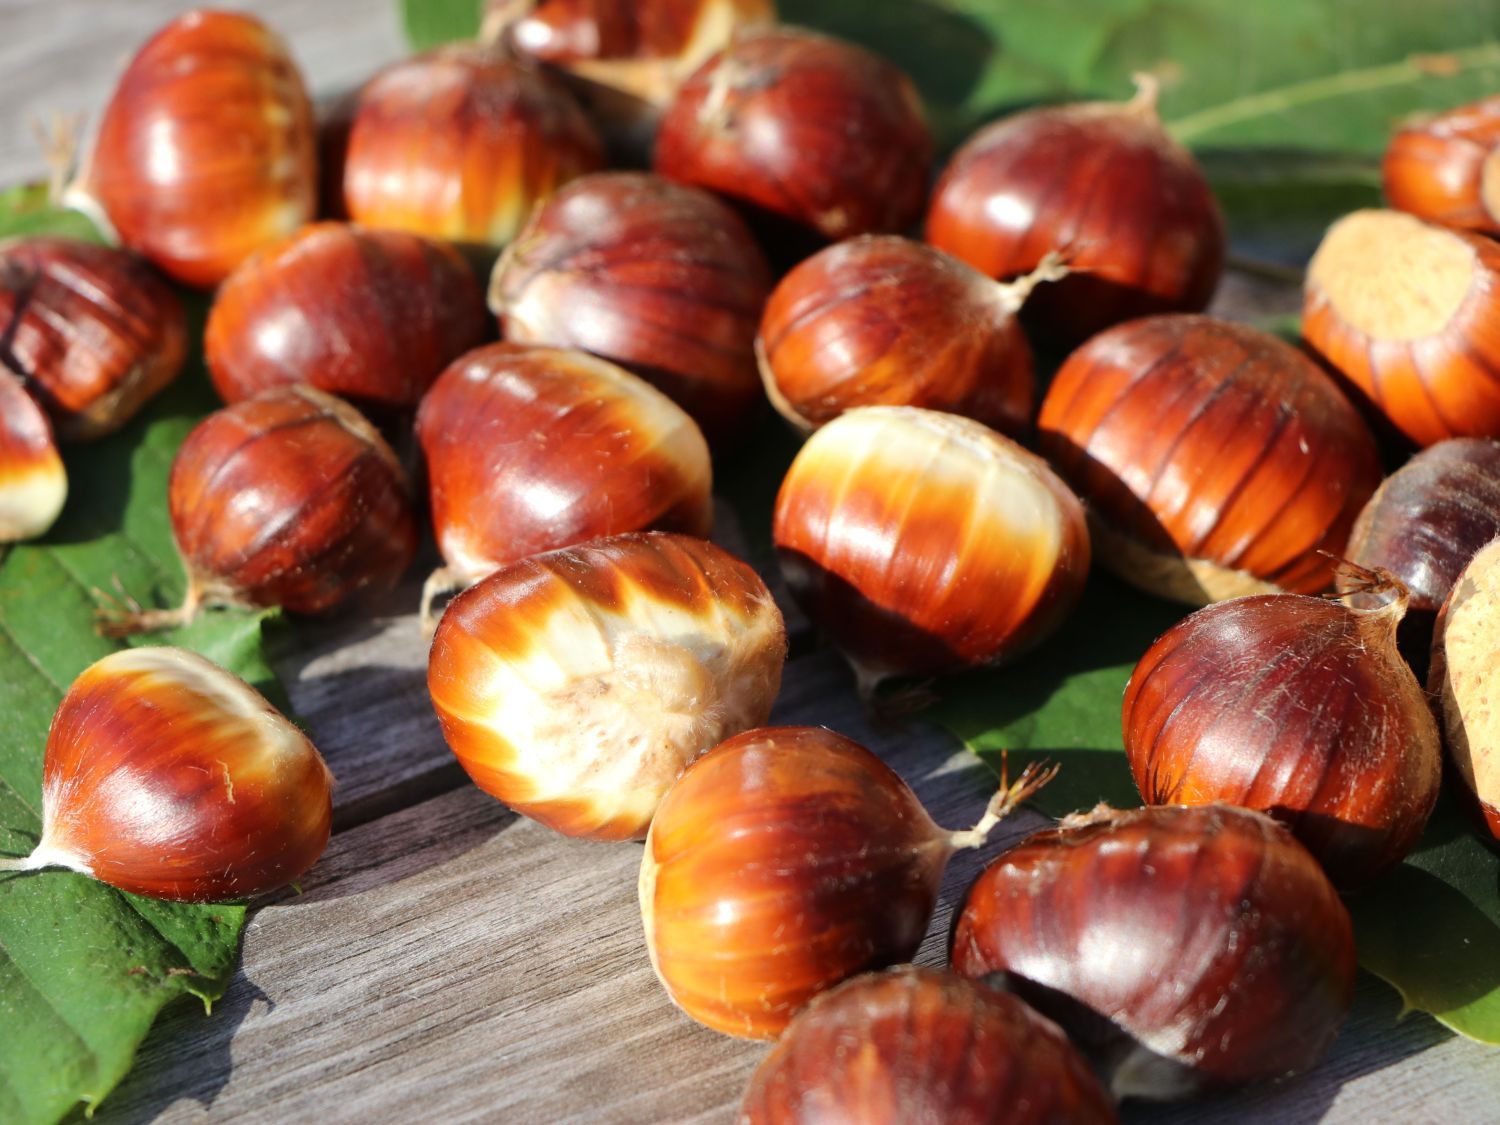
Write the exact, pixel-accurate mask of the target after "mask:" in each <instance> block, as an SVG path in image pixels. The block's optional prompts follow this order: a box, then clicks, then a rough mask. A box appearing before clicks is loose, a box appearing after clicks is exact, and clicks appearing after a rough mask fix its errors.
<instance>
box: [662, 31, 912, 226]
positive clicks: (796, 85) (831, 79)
mask: <svg viewBox="0 0 1500 1125" xmlns="http://www.w3.org/2000/svg"><path fill="white" fill-rule="evenodd" d="M931 159H932V138H931V136H930V135H929V134H928V132H927V125H926V123H925V121H924V120H923V118H922V103H921V100H920V98H919V97H918V96H917V92H916V88H915V87H914V86H913V85H912V83H911V80H910V79H909V78H907V77H906V75H905V74H903V73H901V71H900V70H898V69H897V68H896V67H895V66H893V65H892V64H891V63H889V62H887V61H886V60H885V59H883V58H881V57H880V56H878V55H874V54H871V53H870V52H869V51H866V50H865V49H864V48H862V47H856V46H854V45H853V44H850V43H844V42H842V41H840V40H837V39H830V38H827V37H825V36H822V35H814V34H812V33H811V32H807V31H799V30H795V29H792V28H774V29H770V30H764V31H749V32H745V33H744V34H742V35H737V36H736V37H735V38H734V39H733V40H732V41H731V42H730V44H729V45H728V46H727V47H726V48H725V49H724V50H723V51H722V52H721V53H719V54H718V55H715V56H714V57H713V58H712V59H710V60H709V61H708V62H707V63H705V64H704V65H703V66H702V68H700V69H699V70H698V71H697V72H696V73H695V74H694V75H693V76H692V77H691V78H690V79H688V81H687V83H686V84H685V85H684V86H683V87H682V90H681V92H680V93H679V94H678V95H677V99H676V100H675V101H674V102H673V103H672V106H671V108H670V109H668V110H667V113H666V116H665V117H663V118H662V123H661V130H660V132H659V133H658V134H657V138H656V157H655V166H656V170H657V171H658V172H660V173H661V174H662V175H664V176H670V177H671V178H672V179H674V180H681V181H683V182H684V183H690V184H697V185H699V186H700V187H706V188H710V189H712V190H713V191H717V192H719V193H721V194H723V195H726V196H729V197H730V198H731V199H735V200H738V201H740V202H741V203H747V204H750V205H751V206H753V207H754V208H757V209H759V210H760V211H762V212H769V213H770V214H772V215H777V216H780V217H782V218H783V219H788V220H791V222H793V223H794V224H798V225H800V226H801V227H804V228H808V229H810V230H812V231H814V232H816V233H817V234H818V235H820V236H821V237H823V238H824V239H827V240H829V241H835V240H837V239H841V238H851V237H853V236H854V235H857V234H869V233H873V232H879V231H891V232H896V231H903V230H906V229H907V228H908V227H910V226H911V225H912V223H914V222H916V220H917V219H918V217H919V216H920V215H921V213H922V204H923V202H924V200H925V199H926V196H927V171H928V164H929V162H930V161H931Z"/></svg>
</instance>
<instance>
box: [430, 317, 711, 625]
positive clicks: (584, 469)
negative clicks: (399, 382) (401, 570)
mask: <svg viewBox="0 0 1500 1125" xmlns="http://www.w3.org/2000/svg"><path fill="white" fill-rule="evenodd" d="M417 437H418V439H419V440H420V441H421V443H422V452H423V454H424V456H425V457H426V459H427V476H428V484H429V488H430V490H431V499H432V520H433V526H434V528H435V529H436V532H437V543H438V549H439V550H441V551H442V553H443V560H444V562H445V563H446V564H447V565H446V566H445V567H444V569H443V570H441V571H440V572H439V573H438V574H435V575H434V576H433V578H432V579H431V581H430V582H429V584H428V589H427V592H426V595H425V596H424V612H425V611H426V609H427V608H428V607H430V604H431V600H432V598H434V597H436V596H437V595H438V594H439V593H441V592H442V591H443V590H446V589H460V588H462V587H464V586H469V585H472V584H473V583H475V582H477V581H478V580H479V579H481V578H483V577H485V575H487V574H490V573H492V572H494V571H496V570H498V569H499V568H500V567H502V566H505V565H506V564H507V563H512V562H515V561H517V560H518V559H523V558H525V557H526V556H527V555H534V554H536V553H537V552H538V551H550V550H552V549H554V548H557V547H567V546H570V545H572V544H574V543H581V542H583V541H584V540H587V539H595V538H598V537H600V536H605V535H618V534H620V533H622V532H626V531H641V530H644V529H646V528H656V529H658V530H661V531H681V532H685V533H687V534H689V535H699V536H703V535H707V534H708V531H709V528H710V527H711V526H712V523H713V498H712V496H711V491H712V486H713V473H712V468H711V466H710V463H709V456H708V444H707V443H706V442H705V441H704V440H703V434H702V432H701V431H700V430H699V429H698V427H697V425H696V424H695V423H694V422H693V420H692V419H691V418H689V417H688V416H687V415H686V414H685V413H683V411H682V409H681V408H680V407H678V406H677V405H676V404H675V403H673V402H672V400H671V399H669V398H667V396H666V395H664V394H662V393H661V392H660V391H658V390H657V389H656V388H655V387H653V386H652V385H651V384H650V383H647V382H646V381H645V380H644V379H639V378H637V377H636V376H634V375H632V374H630V372H628V371H625V370H623V369H621V368H619V367H616V366H615V365H614V364H612V363H606V362H605V361H604V360H602V359H596V358H595V357H594V356H591V355H588V354H586V353H584V352H578V351H570V350H566V349H562V348H541V347H536V348H529V347H522V346H520V345H517V344H491V345H489V346H487V347H483V348H478V349H476V350H474V351H472V352H470V353H469V354H468V355H466V356H463V357H462V358H460V359H459V360H457V361H456V362H455V363H454V364H453V365H452V366H451V367H449V368H448V370H447V371H445V372H443V374H442V375H441V376H439V377H438V381H437V382H436V383H435V384H434V385H433V388H432V390H431V391H429V392H428V394H427V397H426V398H425V399H423V400H422V407H421V410H420V411H418V413H417Z"/></svg>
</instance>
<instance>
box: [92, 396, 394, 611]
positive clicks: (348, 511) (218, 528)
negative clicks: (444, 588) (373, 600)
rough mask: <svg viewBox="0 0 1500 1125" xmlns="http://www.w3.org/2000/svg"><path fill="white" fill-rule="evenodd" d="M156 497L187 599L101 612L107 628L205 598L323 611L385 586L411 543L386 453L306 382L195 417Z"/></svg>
mask: <svg viewBox="0 0 1500 1125" xmlns="http://www.w3.org/2000/svg"><path fill="white" fill-rule="evenodd" d="M167 504H168V508H169V509H170V511H171V516H172V534H173V537H174V538H175V539H176V541H177V549H178V551H179V552H180V553H181V555H182V561H183V565H184V566H185V567H186V569H187V575H188V592H187V597H186V599H185V600H184V602H183V604H182V606H181V607H179V608H177V609H173V610H148V611H145V612H139V611H134V610H132V611H131V612H123V613H122V612H114V611H108V610H107V611H105V612H104V613H103V614H102V615H101V628H102V629H103V631H104V632H106V633H109V634H111V635H115V636H123V635H126V634H129V633H135V632H141V631H144V630H151V629H163V628H169V627H172V626H176V625H181V624H184V623H186V622H188V621H190V620H192V619H193V618H194V617H195V616H196V615H197V613H198V611H199V610H200V609H203V608H205V607H209V606H281V607H283V608H285V609H288V610H291V611H292V612H294V613H323V612H326V611H328V610H331V609H334V608H335V607H337V606H339V605H341V604H343V603H344V602H346V601H348V600H349V599H350V598H352V597H354V596H355V595H356V594H359V593H361V592H363V591H366V590H380V589H388V588H390V587H392V586H394V585H395V584H396V581H397V580H398V579H399V578H400V577H401V575H402V574H403V573H404V572H405V570H406V568H407V567H408V566H410V565H411V561H412V558H413V557H414V556H415V554H416V550H417V528H416V521H415V519H414V517H413V515H412V505H411V495H410V486H409V485H408V483H407V479H406V474H405V473H404V472H403V471H402V469H401V465H400V463H399V462H398V461H397V460H396V455H395V454H394V453H393V452H391V448H390V446H388V445H387V444H386V443H385V440H384V439H383V438H382V437H381V436H380V434H379V433H378V432H377V431H376V430H375V428H374V427H373V426H371V425H370V423H369V422H367V421H366V420H365V419H364V417H363V416H361V415H360V413H359V411H357V410H355V409H354V408H353V407H352V406H350V405H349V404H348V403H346V402H343V401H341V400H339V399H336V398H334V397H333V396H332V395H329V394H325V393H324V392H323V391H319V390H316V389H314V388H312V387H308V386H302V385H297V386H292V387H278V388H274V389H272V390H269V391H265V392H262V393H261V394H259V395H257V396H256V397H255V398H250V399H246V400H245V401H244V402H240V403H236V404H235V405H233V406H229V407H226V408H225V409H223V410H220V411H218V412H217V413H214V414H210V415H209V416H208V417H207V418H205V419H204V420H203V421H202V422H200V423H198V425H197V426H196V427H195V428H194V429H193V432H192V433H190V434H189V435H188V437H187V440H186V441H184V442H183V443H182V447H181V448H180V449H179V450H178V451H177V457H176V460H174V461H173V462H172V476H171V479H170V481H169V484H168V494H167Z"/></svg>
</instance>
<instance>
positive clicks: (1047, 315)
mask: <svg viewBox="0 0 1500 1125" xmlns="http://www.w3.org/2000/svg"><path fill="white" fill-rule="evenodd" d="M1060 170H1061V171H1060ZM927 241H928V242H930V243H932V245H934V246H936V247H937V248H938V249H939V250H945V251H947V252H948V253H950V254H952V255H954V256H955V257H957V258H961V259H962V260H964V261H966V262H968V263H969V264H970V265H972V266H973V267H974V268H975V269H977V270H979V271H980V272H981V273H985V274H988V275H989V276H990V277H995V278H1006V277H1016V276H1020V275H1021V274H1025V273H1027V272H1029V271H1031V270H1034V269H1036V268H1037V266H1038V265H1040V264H1041V262H1042V259H1043V258H1044V257H1045V256H1046V255H1047V254H1048V253H1050V252H1052V251H1060V252H1061V253H1062V254H1063V255H1064V256H1065V257H1066V258H1067V260H1068V264H1069V266H1071V267H1072V269H1073V273H1072V274H1071V275H1070V276H1069V277H1067V278H1065V279H1064V280H1062V281H1060V282H1058V283H1057V284H1056V285H1050V286H1045V287H1043V288H1042V289H1041V290H1039V291H1038V292H1037V294H1036V297H1035V298H1034V300H1033V301H1031V302H1030V303H1029V304H1028V305H1027V314H1028V317H1034V318H1035V320H1036V321H1037V323H1038V324H1039V326H1041V327H1042V328H1043V329H1044V330H1046V331H1047V332H1048V333H1049V334H1051V335H1052V336H1054V337H1057V338H1059V339H1062V340H1065V341H1069V342H1077V341H1079V340H1083V339H1085V338H1087V337H1088V336H1091V335H1093V334H1094V333H1095V332H1098V331H1100V330H1101V329H1104V328H1107V327H1109V326H1110V325H1112V324H1118V323H1119V322H1121V321H1123V320H1128V319H1130V318H1132V317H1138V316H1146V315H1148V314H1152V313H1163V312H1197V311H1199V310H1200V309H1203V308H1205V307H1206V306H1207V305H1208V302H1209V300H1210V299H1211V298H1212V297H1213V293H1214V289H1215V287H1216V286H1217V285H1218V283H1219V277H1220V275H1221V274H1222V273H1223V272H1224V255H1225V246H1226V234H1225V228H1224V217H1223V215H1222V214H1221V213H1220V211H1219V205H1218V203H1217V202H1215V200H1214V195H1213V192H1212V190H1210V188H1209V186H1208V181H1207V180H1205V179H1204V177H1203V172H1202V170H1201V169H1200V168H1199V167H1198V164H1197V161H1195V160H1194V159H1193V157H1192V155H1191V154H1190V153H1189V152H1188V151H1187V150H1186V149H1185V148H1183V147H1182V146H1181V145H1179V144H1177V143H1176V142H1175V141H1173V140H1172V139H1171V137H1169V136H1168V135H1167V132H1166V130H1165V129H1163V128H1162V124H1161V119H1160V118H1159V117H1158V116H1157V113H1156V85H1155V83H1154V82H1153V81H1148V80H1143V81H1142V85H1141V90H1140V93H1138V94H1137V95H1136V97H1135V99H1134V100H1132V101H1130V102H1126V103H1123V104H1122V103H1116V102H1089V103H1084V104H1079V105H1062V106H1044V107H1042V108H1040V109H1032V110H1027V111H1025V112H1024V113H1018V114H1015V115H1014V116H1011V117H1007V118H1004V119H1003V120H1000V121H997V122H995V124H993V125H990V126H988V127H987V128H985V129H983V130H981V131H980V132H979V133H978V134H976V135H975V136H974V137H972V138H971V139H970V140H969V141H967V142H966V143H965V144H964V145H963V147H962V148H960V149H959V150H958V152H956V153H955V154H954V156H953V159H952V160H951V161H950V162H949V164H948V167H947V168H946V169H945V170H944V172H943V175H942V178H941V179H939V181H938V184H937V187H936V188H935V189H934V191H933V196H932V203H931V206H930V208H929V210H928V212H927Z"/></svg>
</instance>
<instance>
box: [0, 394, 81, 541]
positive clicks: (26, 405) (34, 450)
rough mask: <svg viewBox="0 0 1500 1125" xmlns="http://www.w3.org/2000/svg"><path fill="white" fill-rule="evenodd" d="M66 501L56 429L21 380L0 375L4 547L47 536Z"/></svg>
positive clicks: (1, 537) (1, 531) (0, 511)
mask: <svg viewBox="0 0 1500 1125" xmlns="http://www.w3.org/2000/svg"><path fill="white" fill-rule="evenodd" d="M67 498H68V473H67V470H66V469H65V468H64V467H63V462H62V457H61V456H59V454H58V452H57V443H56V442H54V441H53V440H52V426H51V423H49V422H48V421H47V415H46V414H45V413H43V411H42V408H41V407H40V406H38V405H37V403H36V401H35V400H34V399H33V398H32V397H31V396H30V395H29V394H27V393H26V389H25V388H24V387H22V386H21V383H20V380H18V379H17V378H16V377H15V376H14V375H11V374H10V373H9V372H6V371H4V370H0V544H3V543H14V542H15V541H16V540H18V539H33V538H35V537H36V536H38V535H45V534H46V533H47V531H48V529H49V528H51V526H52V525H53V524H54V523H56V522H57V517H58V516H59V515H61V514H62V509H63V503H64V501H66V500H67Z"/></svg>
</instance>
